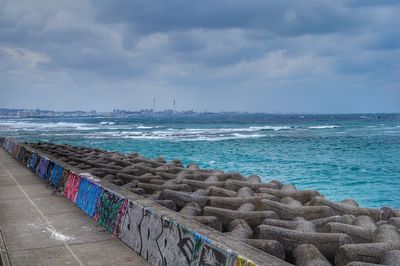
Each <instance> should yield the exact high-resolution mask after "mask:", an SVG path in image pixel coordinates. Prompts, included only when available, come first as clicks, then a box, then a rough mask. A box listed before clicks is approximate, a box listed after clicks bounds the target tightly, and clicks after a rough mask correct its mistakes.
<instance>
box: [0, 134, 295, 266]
mask: <svg viewBox="0 0 400 266" xmlns="http://www.w3.org/2000/svg"><path fill="white" fill-rule="evenodd" d="M0 141H2V139H1V138H0ZM33 146H34V145H29V144H25V143H18V142H16V141H15V140H13V139H5V140H4V143H3V147H4V149H5V150H6V151H8V152H9V153H10V154H11V155H12V156H14V157H15V158H16V159H17V160H18V161H20V162H21V163H22V164H23V165H25V166H26V167H28V168H29V169H30V170H32V171H33V172H35V173H37V174H38V175H39V176H40V177H41V178H42V179H43V180H44V181H45V182H47V183H48V184H49V185H51V186H52V187H54V189H55V190H56V191H59V192H60V193H62V194H63V195H64V196H65V197H67V198H68V199H69V200H71V202H73V203H74V204H76V205H77V206H78V207H79V208H81V209H82V210H83V211H84V212H85V213H87V215H88V216H89V217H91V218H92V219H94V220H95V221H96V222H97V223H98V224H100V225H102V226H103V227H104V228H106V229H107V230H108V231H109V232H111V233H113V234H114V235H115V236H116V237H118V238H119V239H120V240H121V241H123V242H124V243H125V244H127V245H128V246H129V247H130V248H132V249H133V250H135V251H136V252H137V253H138V254H139V255H141V256H142V257H143V258H145V259H146V260H147V261H148V262H150V263H151V264H152V265H249V266H250V265H288V264H287V263H285V262H284V261H282V260H279V259H277V258H275V257H273V256H271V255H269V254H266V253H262V252H259V251H257V249H255V248H253V247H252V246H249V245H243V244H241V243H238V242H237V241H235V240H234V239H230V238H228V237H226V236H224V235H222V234H220V233H218V232H217V231H215V230H213V229H211V228H209V227H207V226H205V225H202V224H200V223H198V222H196V221H193V220H191V219H188V218H186V217H184V216H183V215H180V214H179V213H176V212H174V211H171V210H169V209H168V208H166V207H163V206H161V205H159V204H157V203H155V202H154V201H152V200H150V199H146V198H145V197H142V196H140V195H138V194H135V193H132V192H130V191H128V190H126V189H123V188H121V187H120V186H117V185H115V184H113V183H111V182H109V181H107V180H102V179H101V178H98V177H96V176H94V175H93V174H89V173H88V171H84V170H82V169H79V168H77V167H76V165H75V166H74V163H73V162H71V164H67V163H66V160H64V161H62V160H61V159H62V158H57V157H56V156H53V155H51V153H45V152H44V151H41V149H35V148H34V147H33ZM78 149H81V155H80V156H82V155H83V157H85V156H86V154H85V152H84V148H78ZM66 154H67V153H66ZM84 154H85V155H84ZM64 159H65V158H64ZM111 168H112V167H111Z"/></svg>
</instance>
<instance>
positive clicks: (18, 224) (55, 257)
mask: <svg viewBox="0 0 400 266" xmlns="http://www.w3.org/2000/svg"><path fill="white" fill-rule="evenodd" d="M0 256H1V257H3V261H4V262H5V265H7V264H9V265H52V266H53V265H149V264H148V262H146V261H145V260H144V259H143V258H142V257H140V256H139V255H137V253H135V252H134V251H133V250H131V249H130V248H128V247H127V246H126V245H125V244H123V243H122V242H121V241H119V240H118V239H117V238H116V237H115V236H113V235H112V234H110V233H108V232H107V231H106V230H105V229H104V228H103V227H101V226H99V225H97V223H96V222H94V221H93V220H91V219H90V218H89V217H88V216H87V215H86V214H85V213H84V212H82V211H81V210H80V209H79V208H78V207H76V206H75V205H73V204H72V203H70V202H69V201H68V200H67V199H66V198H64V196H62V195H57V194H56V195H55V194H54V192H53V189H52V188H51V187H47V186H46V184H45V183H44V182H43V181H42V180H41V179H40V178H39V177H38V176H36V175H35V174H33V173H32V172H31V171H30V170H29V169H28V168H26V167H24V166H23V165H21V163H19V162H18V161H17V160H15V159H14V158H13V157H12V156H11V155H9V154H8V153H7V152H6V151H5V150H4V149H3V148H1V147H0ZM1 264H2V263H1V259H0V265H1Z"/></svg>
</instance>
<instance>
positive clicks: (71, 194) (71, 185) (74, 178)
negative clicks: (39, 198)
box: [64, 172, 81, 203]
mask: <svg viewBox="0 0 400 266" xmlns="http://www.w3.org/2000/svg"><path fill="white" fill-rule="evenodd" d="M80 182H81V177H80V176H79V175H77V174H75V173H74V172H70V173H69V175H68V179H67V182H66V183H65V190H64V195H65V197H66V198H67V199H69V200H70V201H72V202H73V203H76V197H77V196H78V189H79V184H80Z"/></svg>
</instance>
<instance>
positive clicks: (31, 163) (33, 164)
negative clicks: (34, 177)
mask: <svg viewBox="0 0 400 266" xmlns="http://www.w3.org/2000/svg"><path fill="white" fill-rule="evenodd" d="M39 158H40V157H39V155H38V154H37V153H32V154H31V157H30V158H29V160H28V168H29V169H31V170H32V171H35V169H36V168H37V165H38V164H39Z"/></svg>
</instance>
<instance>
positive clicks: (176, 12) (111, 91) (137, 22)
mask: <svg viewBox="0 0 400 266" xmlns="http://www.w3.org/2000/svg"><path fill="white" fill-rule="evenodd" d="M399 16H400V4H399V2H398V1H390V0H387V1H369V0H368V1H365V0H363V1H361V0H352V1H333V0H332V1H295V0H291V1H288V0H287V1H261V0H250V1H228V0H221V1H211V0H206V1H183V0H171V1H161V0H159V1H145V0H141V1H128V0H116V1H104V0H99V1H89V2H86V1H37V2H32V1H23V0H21V1H10V0H5V1H2V2H0V59H1V60H0V81H1V84H2V88H1V91H0V97H1V99H5V98H7V96H8V97H10V96H11V95H13V100H12V101H8V102H4V100H2V101H0V105H1V106H5V105H9V106H11V105H13V104H19V105H24V106H27V107H36V106H39V107H41V106H43V107H46V104H47V106H48V105H49V104H55V103H54V101H53V100H54V99H56V98H59V97H60V96H61V95H63V92H64V91H68V94H70V95H72V96H71V98H70V101H69V103H68V104H64V105H62V106H60V107H59V108H57V109H63V108H72V109H74V108H75V109H76V108H83V109H91V108H99V109H111V108H118V107H121V108H124V107H125V108H130V109H135V108H137V109H138V108H142V107H148V105H147V102H151V100H152V98H153V97H158V98H160V100H159V102H160V105H162V104H164V105H165V106H166V107H169V106H168V104H169V102H170V101H171V99H172V98H176V99H177V100H178V101H179V103H180V106H181V107H182V109H192V108H194V109H199V110H204V109H208V110H226V109H228V110H232V109H237V110H250V111H273V110H277V109H280V110H281V111H314V112H327V111H330V112H332V111H334V112H335V111H336V112H346V110H347V111H357V110H358V111H376V110H377V111H379V110H381V111H393V110H395V111H398V110H399V108H400V106H399V104H398V103H397V102H396V100H395V99H396V97H397V98H398V97H399V96H400V95H399V94H400V89H399V87H398V84H399V81H400V80H399V77H400V66H399V63H398V62H399V61H400V50H399V48H400V34H399V33H400V32H399V28H398V26H397V24H398V17H399ZM331 90H334V91H335V93H334V95H336V96H337V99H340V96H341V95H342V96H343V98H346V100H343V99H342V100H338V101H339V102H340V103H341V104H338V105H337V106H338V108H337V109H336V110H335V109H334V108H331V109H329V110H328V109H324V108H323V106H328V104H325V105H324V103H327V102H329V101H331V100H332V99H333V98H330V97H327V95H329V94H330V93H329V92H330V91H331ZM361 91H362V94H363V95H364V98H363V99H364V101H356V100H355V99H356V98H357V95H359V94H360V92H361ZM299 92H301V94H302V97H298V98H299V99H301V101H302V102H301V103H297V104H294V103H293V101H294V100H293V99H292V100H289V98H290V95H297V94H298V93H299ZM76 95H79V99H80V100H79V101H78V100H77V98H76V97H73V96H76ZM377 95H379V99H387V102H384V100H382V101H381V102H378V103H376V101H374V100H375V99H377ZM85 97H87V98H85ZM40 99H48V101H45V102H46V104H44V103H42V102H41V101H40ZM285 99H286V100H285ZM307 99H310V100H309V101H308V100H307ZM311 99H314V100H311ZM315 99H319V100H320V102H319V103H318V104H315ZM343 102H348V104H347V106H344V107H343V104H342V103H343ZM372 102H374V103H375V105H373V104H371V103H372ZM89 105H90V106H91V107H89ZM305 106H307V108H305ZM329 106H335V104H331V103H330V104H329ZM371 106H372V107H373V108H372V107H371ZM313 107H315V108H313Z"/></svg>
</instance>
